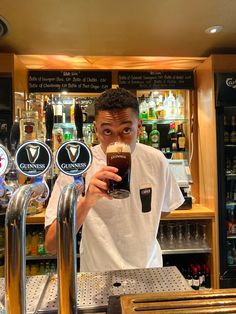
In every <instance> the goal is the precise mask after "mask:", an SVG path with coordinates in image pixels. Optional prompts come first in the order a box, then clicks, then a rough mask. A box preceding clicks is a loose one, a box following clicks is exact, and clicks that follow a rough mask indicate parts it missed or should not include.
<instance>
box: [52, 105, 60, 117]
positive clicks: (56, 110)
mask: <svg viewBox="0 0 236 314" xmlns="http://www.w3.org/2000/svg"><path fill="white" fill-rule="evenodd" d="M53 109H54V115H55V116H62V106H61V105H53Z"/></svg>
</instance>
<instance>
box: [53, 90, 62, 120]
mask: <svg viewBox="0 0 236 314" xmlns="http://www.w3.org/2000/svg"><path fill="white" fill-rule="evenodd" d="M52 105H53V109H54V123H62V108H63V102H62V99H61V97H60V96H59V97H57V96H53V95H52Z"/></svg>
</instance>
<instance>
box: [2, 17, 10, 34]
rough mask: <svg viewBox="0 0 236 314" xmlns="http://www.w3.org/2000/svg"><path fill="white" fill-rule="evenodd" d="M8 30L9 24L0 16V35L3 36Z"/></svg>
mask: <svg viewBox="0 0 236 314" xmlns="http://www.w3.org/2000/svg"><path fill="white" fill-rule="evenodd" d="M8 31H9V26H8V23H7V21H6V20H5V19H4V18H3V17H2V16H0V37H3V36H4V35H6V34H7V33H8Z"/></svg>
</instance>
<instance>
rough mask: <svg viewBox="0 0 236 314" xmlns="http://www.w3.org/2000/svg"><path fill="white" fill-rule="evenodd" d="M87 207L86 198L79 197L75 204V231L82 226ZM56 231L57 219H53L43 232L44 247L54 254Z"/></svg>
mask: <svg viewBox="0 0 236 314" xmlns="http://www.w3.org/2000/svg"><path fill="white" fill-rule="evenodd" d="M89 209H90V207H89V203H88V202H86V198H85V197H81V198H80V200H79V201H78V202H77V206H76V231H77V232H78V230H79V229H80V227H81V226H82V224H83V222H84V219H85V217H86V216H87V213H88V211H89ZM56 232H57V220H56V219H55V220H54V221H53V222H52V224H51V225H50V226H48V227H47V228H46V233H45V247H46V250H47V252H49V253H50V254H52V255H55V254H56V252H57V250H56V247H57V243H56V237H57V235H56Z"/></svg>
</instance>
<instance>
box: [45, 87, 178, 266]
mask: <svg viewBox="0 0 236 314" xmlns="http://www.w3.org/2000/svg"><path fill="white" fill-rule="evenodd" d="M141 124H142V123H141V120H139V105H138V101H137V99H136V97H135V96H133V95H132V94H131V93H130V92H128V91H126V90H125V89H120V88H118V89H110V90H107V91H106V92H104V93H103V94H101V96H100V97H99V98H98V100H97V101H96V103H95V121H94V128H95V131H96V135H97V137H98V140H99V142H100V144H99V145H97V146H95V147H93V148H92V152H93V163H92V166H91V167H90V169H89V170H88V172H87V174H86V192H85V195H84V196H83V197H82V196H81V197H80V198H79V199H78V201H77V208H76V223H77V230H79V228H80V227H81V226H82V225H83V229H82V240H81V246H80V263H81V264H80V270H81V271H105V270H114V269H129V268H146V267H160V266H162V255H161V249H160V246H159V244H158V242H157V240H156V237H157V232H158V227H159V222H160V218H161V213H165V212H169V211H172V210H174V209H176V208H178V207H179V206H180V205H181V204H182V203H183V196H182V194H181V191H180V189H179V187H178V185H177V183H176V181H175V179H174V177H173V175H172V173H171V171H170V168H169V165H168V161H167V159H166V158H165V157H164V155H163V154H162V153H161V152H160V151H159V150H157V149H154V148H152V147H149V146H147V145H143V144H139V143H136V141H137V137H138V135H139V131H140V128H141ZM116 141H121V142H124V143H126V144H129V145H130V147H131V150H132V154H131V165H132V168H131V187H130V191H131V193H130V196H129V197H128V198H126V199H112V198H111V197H110V196H109V195H108V194H107V188H108V187H107V180H108V179H113V180H115V181H119V180H121V178H120V177H119V176H118V175H117V174H116V173H117V170H118V169H116V168H114V167H108V166H106V155H105V152H106V148H107V146H108V144H110V143H112V142H116ZM71 182H72V179H71V178H70V177H67V176H65V175H63V174H60V176H59V177H58V180H57V182H56V184H55V187H54V190H53V193H52V196H51V199H50V202H49V204H48V208H47V211H46V221H45V226H46V247H47V249H48V250H49V251H50V252H51V253H55V243H56V241H55V239H56V221H55V219H56V215H57V213H56V208H57V203H58V198H59V195H60V192H61V190H62V188H63V187H64V186H65V185H66V184H69V183H71ZM143 189H146V190H145V191H146V192H147V193H150V194H149V196H150V204H146V205H143V203H142V200H141V194H142V193H141V191H143ZM144 206H145V207H148V208H149V209H150V210H149V211H146V208H144Z"/></svg>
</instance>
